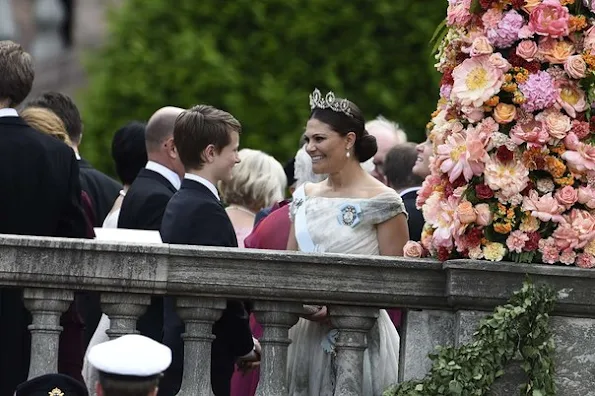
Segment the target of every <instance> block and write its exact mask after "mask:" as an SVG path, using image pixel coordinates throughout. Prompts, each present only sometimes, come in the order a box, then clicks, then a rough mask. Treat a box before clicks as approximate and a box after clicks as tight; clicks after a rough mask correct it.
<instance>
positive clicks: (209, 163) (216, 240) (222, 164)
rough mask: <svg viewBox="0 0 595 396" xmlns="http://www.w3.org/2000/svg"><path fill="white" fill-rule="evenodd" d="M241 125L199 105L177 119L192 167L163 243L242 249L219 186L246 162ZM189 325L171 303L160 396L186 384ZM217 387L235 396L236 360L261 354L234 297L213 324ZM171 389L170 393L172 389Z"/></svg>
mask: <svg viewBox="0 0 595 396" xmlns="http://www.w3.org/2000/svg"><path fill="white" fill-rule="evenodd" d="M240 131H241V125H240V123H239V122H238V121H237V120H236V119H235V118H234V117H233V116H232V115H231V114H229V113H227V112H225V111H222V110H219V109H216V108H214V107H212V106H207V105H199V106H194V107H193V108H191V109H189V110H187V111H184V112H183V113H182V114H181V115H180V116H179V117H178V119H177V120H176V124H175V127H174V144H175V146H176V148H177V150H178V153H179V154H180V159H181V160H182V163H183V164H184V168H185V169H186V174H185V175H184V180H183V181H182V186H181V188H180V190H179V191H178V192H177V193H176V194H175V195H174V196H173V197H172V199H171V200H170V201H169V203H168V204H167V208H166V209H165V214H164V216H163V222H162V225H161V238H162V239H163V242H166V243H175V244H187V245H203V246H227V247H237V246H238V243H237V240H236V235H235V232H234V229H233V226H232V224H231V221H230V220H229V218H228V217H227V213H226V212H225V209H224V207H223V205H222V204H221V201H220V200H219V193H218V192H217V188H216V187H215V185H216V184H217V182H218V181H219V180H225V181H227V180H229V179H231V171H232V169H233V167H234V165H235V164H237V163H238V162H240V159H239V157H238V147H239V141H240ZM182 329H183V324H182V322H181V320H180V319H179V318H178V317H177V315H176V314H175V309H174V302H173V300H171V299H168V300H167V301H166V309H165V326H164V339H163V341H164V344H166V345H168V346H170V347H171V348H172V350H173V362H172V366H171V369H170V370H169V371H168V372H166V374H165V378H164V380H163V382H162V387H161V389H162V390H163V392H164V393H161V391H160V395H170V394H171V395H173V394H175V393H176V392H177V390H178V389H179V388H180V383H181V378H182V370H183V344H182V341H181V339H180V335H181V331H182ZM213 334H214V335H215V336H216V338H215V340H214V341H213V344H212V349H211V387H212V389H213V393H214V394H215V396H229V393H230V381H231V376H232V374H233V370H234V363H235V361H236V359H238V358H239V357H242V358H253V359H255V360H256V359H257V358H258V356H257V355H258V352H255V351H254V343H253V339H252V333H251V331H250V326H249V322H248V314H247V312H246V309H245V307H244V304H243V303H242V302H240V301H228V302H227V308H226V309H225V310H224V311H223V314H222V316H221V318H220V319H219V320H218V321H217V322H215V324H214V326H213ZM166 389H167V392H166Z"/></svg>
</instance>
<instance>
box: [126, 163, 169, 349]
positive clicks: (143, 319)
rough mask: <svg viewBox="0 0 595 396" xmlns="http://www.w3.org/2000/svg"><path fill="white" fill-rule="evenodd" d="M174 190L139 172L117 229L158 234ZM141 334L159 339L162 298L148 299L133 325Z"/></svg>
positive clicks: (161, 180) (150, 174)
mask: <svg viewBox="0 0 595 396" xmlns="http://www.w3.org/2000/svg"><path fill="white" fill-rule="evenodd" d="M176 191H177V190H176V188H175V187H174V186H173V185H172V184H171V183H170V182H169V180H167V179H166V178H165V177H163V176H162V175H161V174H159V173H157V172H155V171H152V170H150V169H141V171H140V172H139V173H138V175H137V176H136V179H134V181H133V182H132V184H131V185H130V188H129V189H128V192H126V196H125V197H124V200H122V207H121V209H120V217H119V218H118V228H129V229H134V230H150V231H159V229H160V228H161V220H162V219H163V213H164V212H165V207H166V206H167V203H168V202H169V200H170V199H171V197H173V195H174V194H175V192H176ZM136 327H137V329H138V330H139V331H140V332H141V334H143V335H145V336H147V337H150V338H152V339H154V340H156V341H159V342H161V340H162V339H163V298H162V297H152V298H151V305H149V307H148V308H147V311H146V312H145V313H144V314H143V315H141V316H140V317H139V319H138V321H137V325H136Z"/></svg>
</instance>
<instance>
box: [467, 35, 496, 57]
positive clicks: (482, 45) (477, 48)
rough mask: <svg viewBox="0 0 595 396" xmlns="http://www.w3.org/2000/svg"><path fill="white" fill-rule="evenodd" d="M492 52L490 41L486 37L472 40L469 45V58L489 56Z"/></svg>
mask: <svg viewBox="0 0 595 396" xmlns="http://www.w3.org/2000/svg"><path fill="white" fill-rule="evenodd" d="M492 52H494V47H492V45H491V44H490V40H488V38H487V37H486V36H479V37H476V38H475V40H473V44H471V52H470V53H469V55H471V56H481V55H489V54H491V53H492Z"/></svg>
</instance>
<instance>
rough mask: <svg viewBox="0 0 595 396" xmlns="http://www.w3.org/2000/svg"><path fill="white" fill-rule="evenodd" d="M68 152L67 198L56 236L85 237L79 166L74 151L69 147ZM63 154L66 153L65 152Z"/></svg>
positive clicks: (85, 225)
mask: <svg viewBox="0 0 595 396" xmlns="http://www.w3.org/2000/svg"><path fill="white" fill-rule="evenodd" d="M65 148H66V147H65ZM68 152H69V154H70V174H69V175H68V177H69V179H68V198H67V201H66V202H65V204H64V206H63V210H62V213H61V216H60V220H59V224H58V230H57V235H56V236H60V237H68V238H85V237H86V236H87V223H86V220H85V215H84V213H83V208H82V205H81V185H80V181H79V166H78V163H77V160H76V157H75V156H74V152H73V151H72V150H71V149H70V148H68ZM64 155H67V154H66V152H65V154H64Z"/></svg>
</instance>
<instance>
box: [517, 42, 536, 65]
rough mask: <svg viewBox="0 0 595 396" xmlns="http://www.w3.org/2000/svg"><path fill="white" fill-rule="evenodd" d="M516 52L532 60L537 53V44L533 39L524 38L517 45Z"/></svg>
mask: <svg viewBox="0 0 595 396" xmlns="http://www.w3.org/2000/svg"><path fill="white" fill-rule="evenodd" d="M516 54H517V55H518V56H520V57H521V58H523V59H525V60H527V61H529V62H531V61H532V60H533V59H534V58H535V55H536V54H537V44H536V43H535V41H533V40H523V41H521V42H520V43H519V45H518V46H517V47H516Z"/></svg>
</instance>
